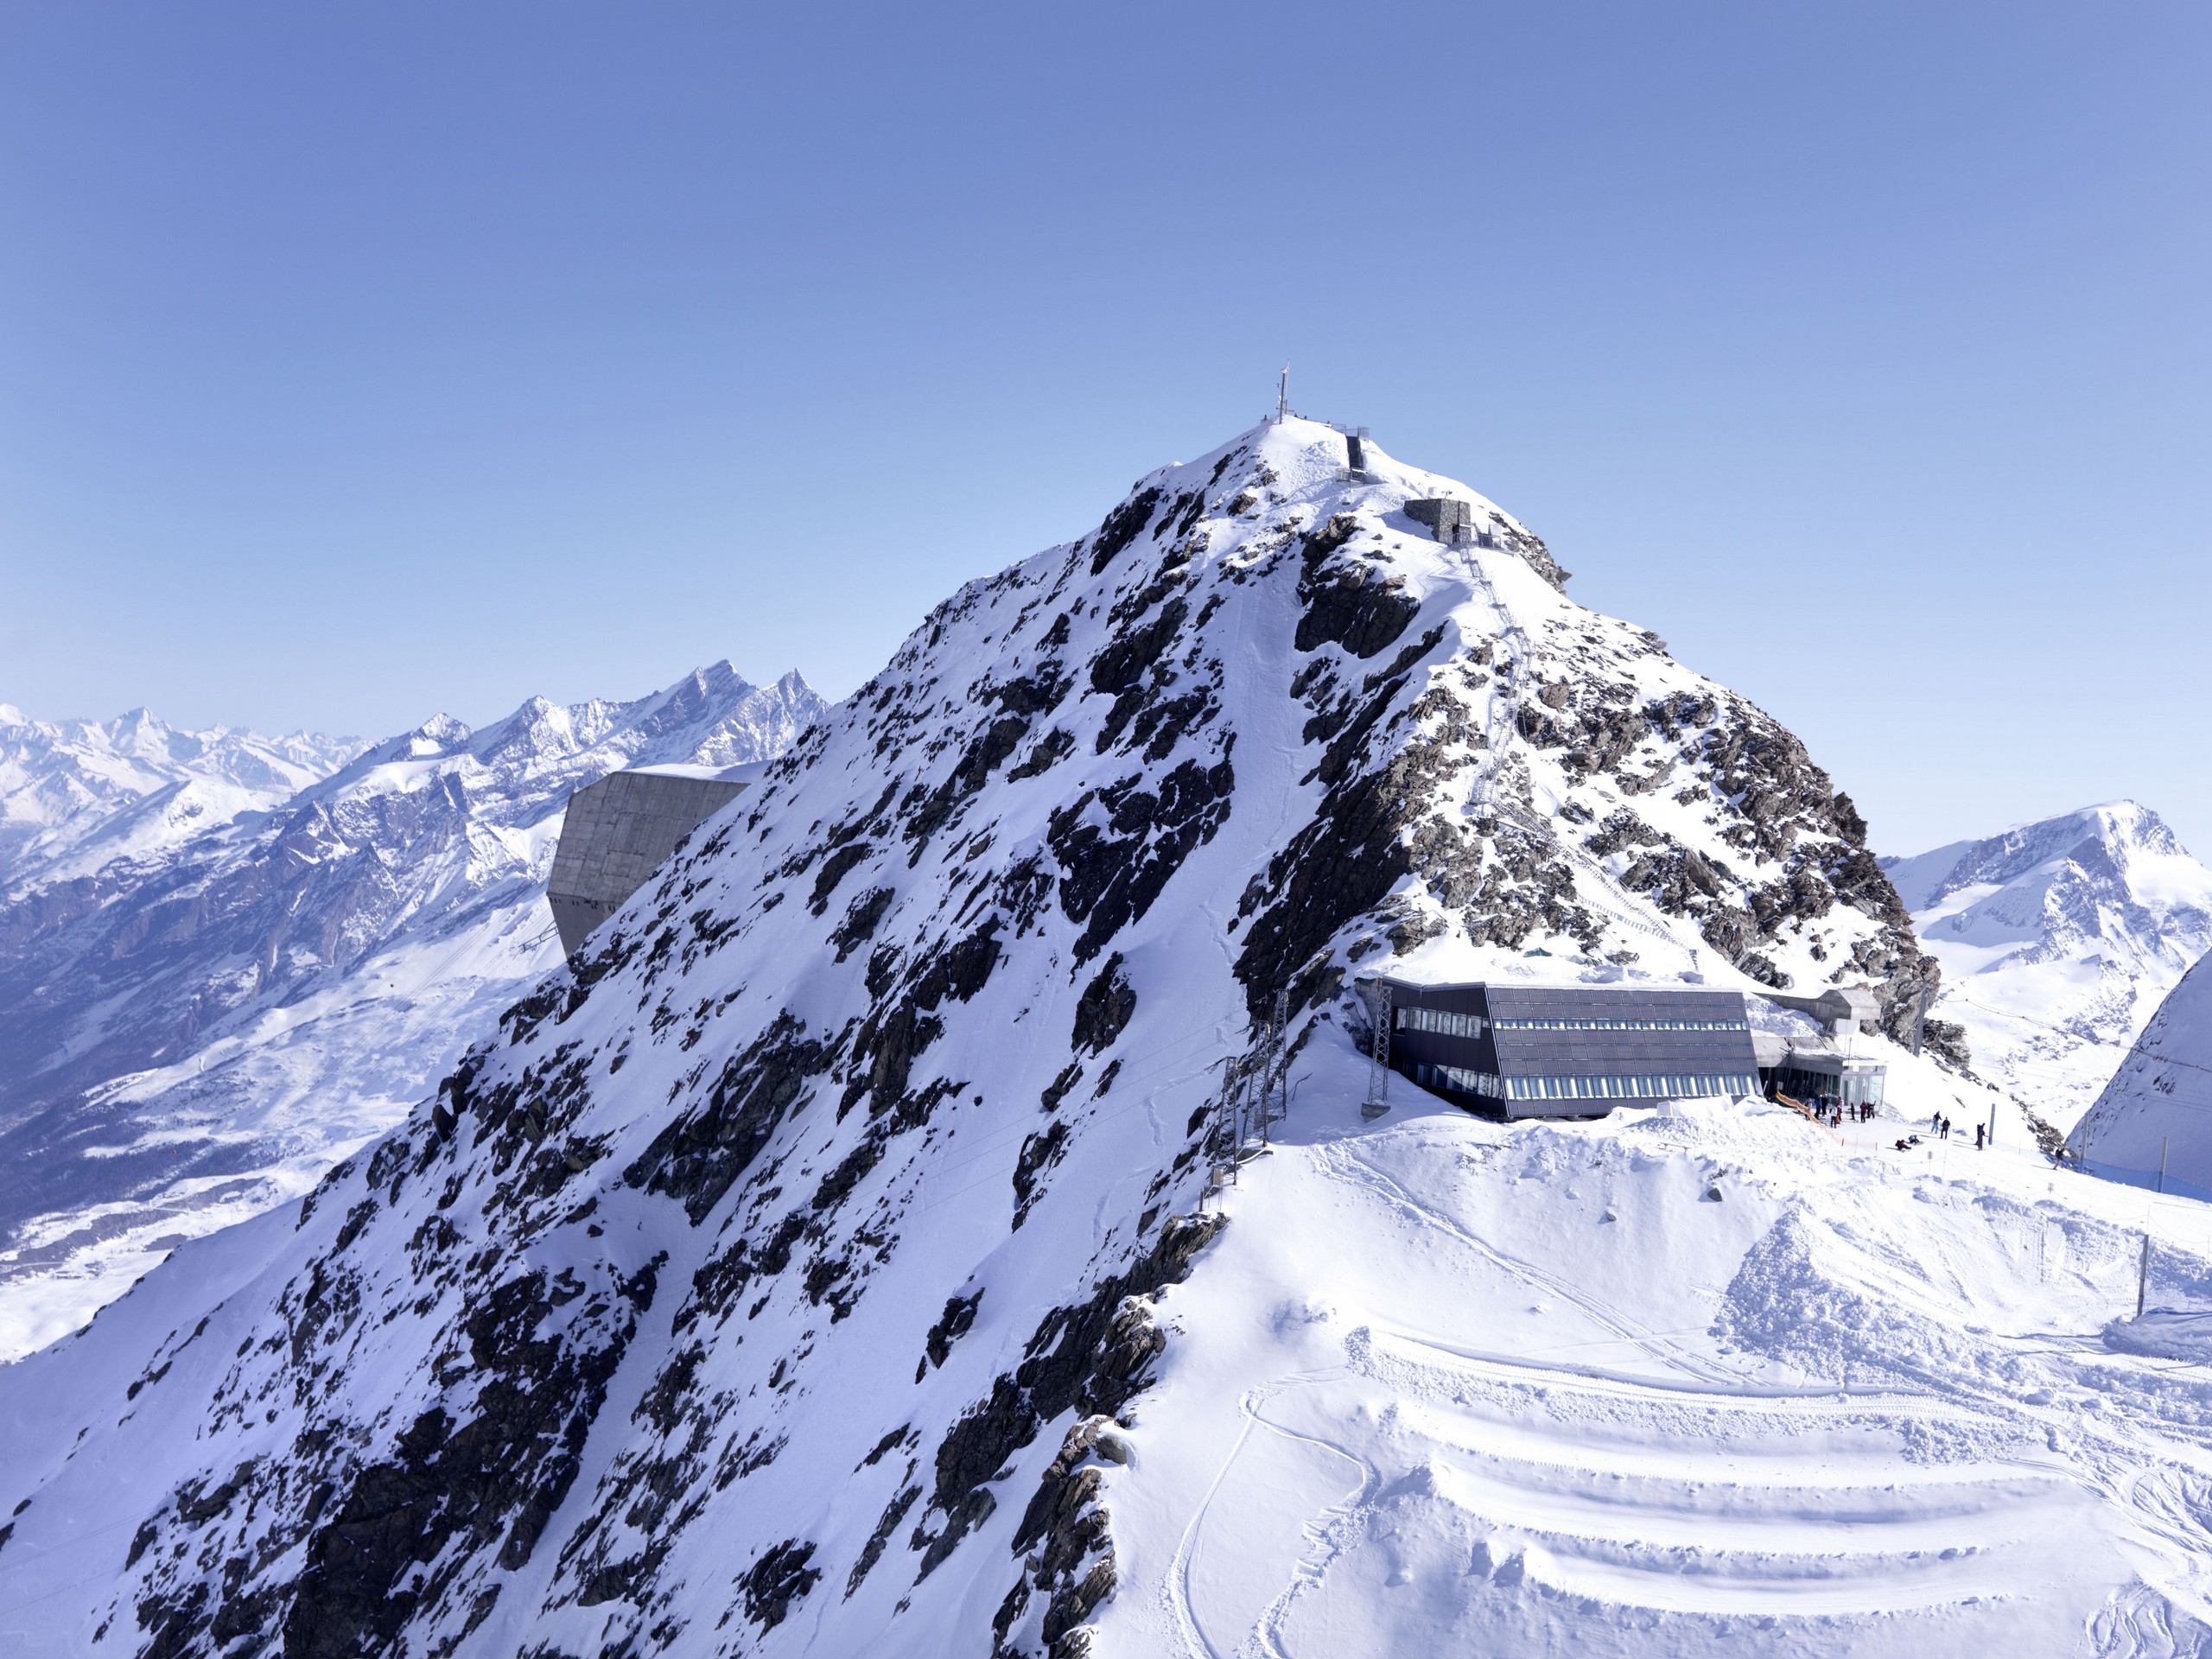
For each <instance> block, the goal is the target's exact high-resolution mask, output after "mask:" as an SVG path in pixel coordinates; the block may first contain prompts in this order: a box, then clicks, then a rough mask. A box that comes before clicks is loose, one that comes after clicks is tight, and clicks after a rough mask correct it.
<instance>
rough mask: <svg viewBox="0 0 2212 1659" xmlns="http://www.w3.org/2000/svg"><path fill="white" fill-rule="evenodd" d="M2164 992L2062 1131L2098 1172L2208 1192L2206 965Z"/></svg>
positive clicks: (2211, 1029)
mask: <svg viewBox="0 0 2212 1659" xmlns="http://www.w3.org/2000/svg"><path fill="white" fill-rule="evenodd" d="M2207 962H2212V957H2207V958H2204V959H2202V960H2200V961H2199V962H2198V963H2197V964H2196V966H2195V967H2194V968H2192V969H2190V970H2189V972H2188V973H2187V974H2185V975H2183V977H2182V981H2181V982H2180V983H2179V984H2177V985H2176V986H2175V987H2174V988H2173V989H2172V990H2171V991H2169V992H2168V993H2167V994H2166V1000H2165V1001H2163V1002H2161V1003H2160V1004H2159V1005H2158V1012H2157V1013H2155V1014H2152V1016H2151V1020H2150V1023H2149V1024H2148V1025H2147V1026H2145V1027H2144V1030H2143V1034H2142V1036H2141V1037H2140V1038H2139V1039H2138V1040H2137V1042H2136V1044H2135V1046H2133V1048H2132V1049H2131V1050H2130V1051H2129V1052H2128V1053H2127V1055H2126V1058H2124V1059H2122V1060H2121V1061H2120V1070H2119V1071H2116V1072H2115V1073H2114V1074H2113V1079H2112V1081H2111V1082H2110V1083H2108V1084H2106V1085H2105V1089H2104V1092H2103V1093H2102V1094H2101V1095H2099V1096H2097V1100H2096V1103H2095V1104H2094V1105H2093V1106H2092V1107H2090V1109H2089V1110H2088V1113H2087V1115H2086V1116H2083V1117H2082V1121H2081V1122H2079V1123H2078V1124H2076V1125H2075V1128H2074V1131H2073V1133H2072V1134H2071V1135H2069V1136H2068V1137H2067V1141H2068V1144H2069V1146H2071V1147H2073V1149H2074V1151H2075V1154H2076V1155H2077V1156H2079V1157H2080V1158H2082V1160H2084V1161H2086V1162H2087V1163H2088V1165H2089V1166H2091V1167H2092V1168H2094V1169H2095V1170H2097V1171H2099V1172H2100V1173H2105V1174H2109V1175H2114V1176H2117V1177H2119V1178H2120V1179H2132V1180H2134V1181H2137V1182H2139V1183H2145V1184H2156V1183H2157V1182H2158V1179H2159V1173H2160V1172H2161V1171H2162V1170H2163V1171H2164V1185H2165V1186H2166V1187H2167V1188H2168V1189H2169V1190H2174V1191H2187V1192H2194V1193H2195V1194H2196V1196H2197V1197H2199V1198H2205V1197H2212V968H2208V967H2207V966H2206V965H2205V964H2206V963H2207Z"/></svg>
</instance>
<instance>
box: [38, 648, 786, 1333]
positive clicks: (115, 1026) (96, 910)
mask: <svg viewBox="0 0 2212 1659" xmlns="http://www.w3.org/2000/svg"><path fill="white" fill-rule="evenodd" d="M826 706H827V705H826V704H824V703H823V701H822V700H821V698H820V697H819V696H817V695H816V694H815V693H814V692H813V690H811V689H810V687H808V686H807V685H806V683H805V682H804V679H802V678H800V677H798V675H797V674H796V673H793V674H791V675H789V676H786V677H785V679H784V680H782V681H781V682H779V683H776V684H774V685H772V686H766V687H760V686H753V685H751V684H748V683H747V682H746V681H745V680H744V679H743V678H742V677H741V676H739V675H738V674H737V673H736V671H734V670H733V669H732V668H731V667H730V665H729V664H727V663H721V664H715V665H714V666H713V667H711V668H707V669H702V670H699V671H696V672H695V673H693V674H690V675H688V676H686V677H684V678H683V679H682V680H680V681H678V682H677V683H676V684H674V685H672V686H671V687H669V688H667V689H666V690H662V691H659V692H656V693H654V694H652V695H651V696H645V697H642V698H638V699H634V700H632V701H628V702H608V701H605V700H594V701H593V702H586V703H579V704H575V705H573V706H568V707H563V706H560V705H556V704H553V703H550V702H546V701H545V700H544V699H543V698H533V699H532V700H531V701H530V702H526V703H524V705H523V706H522V707H521V708H520V709H518V710H516V712H515V713H514V714H513V715H511V716H509V717H508V718H507V719H506V720H505V721H500V722H499V723H498V724H497V725H494V726H492V727H489V728H485V729H483V730H481V731H473V730H471V729H470V728H468V727H467V726H466V725H464V724H463V723H461V721H456V720H454V719H452V718H451V717H450V716H447V715H439V716H436V717H435V718H434V719H432V720H430V721H427V722H425V723H424V724H423V726H421V727H419V728H416V730H414V731H412V732H410V733H406V734H402V735H401V736H398V737H396V738H393V739H391V740H390V741H386V742H384V743H380V744H377V745H375V746H373V747H364V746H361V745H359V744H348V745H346V746H343V747H344V748H345V751H346V752H345V753H344V754H343V755H342V756H340V755H339V754H338V753H336V751H335V750H332V751H330V758H331V759H332V760H333V761H334V762H335V761H336V760H340V759H343V760H345V761H346V764H345V765H343V766H335V765H334V766H327V767H324V768H323V769H322V771H321V772H319V773H315V774H313V775H309V774H308V772H306V771H305V770H304V768H303V767H296V768H295V772H296V773H297V774H298V775H296V776H295V775H294V772H281V771H280V770H278V769H277V768H276V767H275V766H273V764H272V765H271V766H269V767H268V768H267V779H268V780H269V789H270V791H274V790H275V789H277V788H278V787H280V786H281V787H283V796H282V798H274V799H271V798H266V797H264V796H255V797H251V803H250V805H249V806H247V807H244V808H239V809H238V811H237V812H236V813H235V814H234V815H232V816H231V817H228V818H227V819H226V821H225V822H223V823H219V824H217V825H213V826H212V827H209V828H207V829H203V830H201V831H200V833H199V834H197V835H194V836H188V837H184V838H178V837H176V836H152V835H149V834H146V833H142V830H143V820H144V819H145V818H146V816H147V814H146V811H145V810H144V803H143V801H142V802H141V803H140V804H139V805H138V806H137V807H130V808H126V809H124V810H113V811H110V812H108V813H107V816H106V817H105V819H104V820H103V821H102V825H101V827H100V828H99V829H98V830H97V831H96V832H93V833H77V834H75V835H74V836H73V839H70V838H68V837H67V836H63V837H61V839H64V840H67V854H66V855H63V854H61V853H58V852H54V851H53V850H52V849H53V847H54V845H55V844H56V843H55V842H48V841H41V842H36V843H35V844H34V846H33V848H32V849H31V850H32V852H34V853H35V854H37V855H39V856H40V858H41V859H42V861H40V862H33V861H31V860H29V858H28V857H27V859H26V860H25V861H24V863H25V864H27V865H29V868H31V869H32V874H29V875H28V876H26V877H24V878H23V879H22V880H18V881H17V882H16V883H15V884H14V885H13V886H12V887H10V888H9V889H8V891H7V893H6V901H7V906H8V922H7V925H5V926H0V1003H9V1004H12V1006H10V1007H5V1008H0V1057H4V1059H5V1062H6V1068H7V1075H6V1077H5V1078H4V1080H0V1148H4V1152H5V1158H6V1168H7V1173H6V1175H5V1176H4V1177H0V1359H4V1358H11V1357H15V1356H16V1355H18V1354H22V1353H27V1352H29V1351H31V1350H32V1349H35V1348H37V1347H39V1346H41V1345H42V1344H45V1343H48V1342H50V1341H52V1340H53V1339H54V1338H56V1337H58V1336H60V1334H62V1333H63V1332H67V1331H70V1330H73V1329H75V1328H76V1327H77V1326H79V1325H82V1324H83V1323H84V1322H85V1320H86V1319H90V1318H91V1317H92V1313H94V1311H95V1310H97V1309H98V1308H99V1307H100V1306H102V1305H103V1304H104V1303H105V1302H107V1301H109V1300H111V1299H112V1298H114V1297H115V1296H117V1295H119V1294H122V1292H123V1291H124V1290H125V1289H126V1288H128V1287H129V1286H130V1283H131V1282H132V1281H134V1280H135V1279H137V1277H138V1276H139V1274H143V1272H145V1271H146V1270H147V1269H148V1268H150V1267H152V1266H153V1265H154V1264H155V1263H156V1262H159V1261H160V1260H161V1259H162V1256H163V1255H165V1254H166V1253H167V1252H168V1250H169V1249H173V1248H175V1245H176V1244H177V1243H180V1242H181V1241H182V1240H184V1239H187V1238H191V1237H194V1236H199V1235H200V1234H203V1233H206V1232H209V1231H212V1230H214V1229H216V1228H219V1227H223V1226H227V1225H230V1224H232V1223H234V1222H237V1221H239V1220H242V1219H243V1218H245V1217H247V1216H251V1215H253V1214H256V1213H257V1212H258V1211H262V1210H264V1209H266V1208H268V1207H270V1205H277V1204H281V1203H283V1202H284V1201H286V1200H288V1199H292V1198H297V1197H298V1196H299V1195H300V1194H301V1193H302V1192H306V1191H307V1190H308V1188H310V1187H311V1186H313V1185H315V1182H316V1181H317V1180H319V1179H321V1177H322V1175H323V1173H324V1172H325V1171H327V1169H328V1168H329V1167H330V1166H331V1165H332V1164H333V1163H334V1162H336V1161H337V1160H339V1159H340V1158H342V1157H344V1156H345V1155H346V1154H348V1153H350V1152H352V1151H353V1150H354V1149H355V1148H357V1147H360V1146H362V1145H364V1144H365V1143H366V1142H367V1141H370V1140H372V1139H373V1138H374V1137H375V1136H377V1135H380V1134H382V1133H383V1132H384V1131H385V1130H386V1129H388V1128H391V1126H392V1125H393V1124H394V1123H396V1122H398V1121H399V1120H400V1119H401V1118H402V1117H403V1116H404V1115H405V1113H406V1111H407V1109H408V1108H409V1107H410V1106H412V1105H413V1104H415V1103H416V1102H417V1101H419V1100H421V1099H422V1098H423V1096H424V1095H426V1094H427V1093H428V1092H429V1090H430V1089H431V1088H432V1087H434V1086H435V1084H436V1082H437V1080H438V1078H439V1077H442V1075H444V1073H445V1072H446V1071H448V1069H449V1068H450V1067H451V1066H452V1065H453V1063H454V1060H455V1059H456V1058H459V1056H460V1055H461V1052H462V1051H463V1050H464V1049H465V1048H466V1047H467V1046H468V1044H469V1043H470V1042H472V1041H474V1040H475V1039H477V1038H478V1037H480V1036H481V1035H482V1034H484V1033H486V1031H489V1030H490V1029H491V1028H492V1021H493V1018H494V1016H495V1015H496V1014H498V1012H499V1009H501V1008H502V1007H505V1006H506V1005H507V1004H508V1003H509V1002H511V1001H513V1000H514V998H515V997H516V996H517V995H519V994H520V993H521V992H522V991H523V990H524V989H526V988H528V987H529V985H531V983H533V982H536V981H537V980H538V979H540V978H542V977H543V976H544V975H545V974H546V973H547V972H549V971H550V969H553V968H554V967H556V965H557V964H558V963H559V962H560V960H561V951H560V942H559V940H558V938H556V935H555V933H554V930H553V923H552V916H551V912H550V909H549V908H548V907H547V906H546V904H545V901H544V896H543V889H544V883H545V877H546V874H547V871H548V870H549V869H550V866H551V861H552V854H553V845H554V842H556V840H557V839H558V837H559V834H560V828H561V818H562V813H563V809H564V806H565V804H566V802H567V799H568V796H569V791H571V790H573V789H575V788H576V787H578V786H580V785H583V784H587V783H589V782H591V781H593V780H594V779H596V778H599V777H601V776H604V775H605V774H606V773H607V772H611V771H614V770H617V769H620V767H623V766H626V765H629V764H632V762H639V761H642V762H644V763H646V764H661V763H666V764H686V763H689V764H693V765H699V766H705V767H707V768H709V770H710V774H713V773H719V772H721V770H723V769H726V768H729V767H732V766H740V765H742V764H745V763H748V762H756V761H759V760H766V759H768V758H771V757H772V756H774V755H776V754H778V753H781V752H782V751H783V750H784V749H785V748H786V747H789V746H790V744H791V741H792V740H793V739H795V738H796V737H797V736H798V733H799V731H800V730H802V729H803V728H804V727H805V726H806V725H807V724H808V723H810V721H812V720H814V719H815V718H817V717H818V715H820V713H821V712H822V710H823V709H824V708H825V707H826ZM39 729H40V730H41V732H45V731H50V730H52V729H54V728H39ZM91 730H92V733H93V734H94V736H96V737H98V738H99V739H100V740H101V741H102V742H104V743H105V748H103V747H101V746H100V744H99V743H94V742H92V741H91V740H89V739H86V738H85V737H84V736H83V734H79V735H78V736H77V738H75V739H74V740H73V741H74V742H75V743H76V745H77V747H78V749H79V750H84V751H86V752H88V753H91V754H93V755H99V754H104V753H109V752H111V751H119V752H124V753H129V754H131V755H134V756H135V755H138V754H141V753H143V752H145V751H146V750H147V749H149V747H155V746H156V744H157V743H158V744H161V745H166V746H167V747H168V748H175V749H181V750H182V749H188V748H190V747H191V746H190V745H188V744H187V743H186V742H185V741H183V739H182V738H181V737H180V736H177V735H175V734H171V735H169V736H166V737H163V736H161V735H160V734H162V733H164V732H165V731H166V728H160V727H159V726H158V724H157V723H156V722H149V721H146V720H144V719H143V717H139V716H126V717H125V719H124V721H117V722H113V723H112V725H111V726H108V727H101V728H91ZM6 731H7V728H4V727H0V735H4V734H5V733H6ZM149 734H152V735H149ZM192 743H193V744H196V745H197V746H198V747H197V750H196V751H194V753H206V754H228V755H231V756H232V759H231V760H228V761H226V766H227V769H228V770H227V772H226V776H230V775H240V776H260V775H261V774H259V773H256V772H254V771H253V767H252V764H250V763H251V762H252V761H253V760H254V757H257V756H258V755H260V754H261V753H262V752H263V750H264V749H267V748H269V747H271V746H269V745H267V744H266V743H263V742H261V741H258V740H256V741H254V743H252V744H245V745H244V746H243V747H241V744H240V743H238V742H230V741H226V742H225V743H217V742H214V741H212V740H209V739H207V737H206V736H205V735H204V734H202V735H200V736H198V737H194V738H193V740H192ZM286 743H287V745H289V746H290V747H292V748H296V749H300V750H301V751H302V753H305V752H308V745H307V743H306V741H304V740H286ZM241 752H242V753H244V754H245V756H246V757H247V758H246V759H245V760H238V759H237V758H236V755H237V753H241ZM91 767H92V762H91V761H90V760H86V759H83V758H82V757H81V756H79V758H77V759H75V760H73V761H72V764H71V766H70V768H68V769H67V770H64V771H62V772H60V774H59V775H60V776H62V777H64V778H65V779H73V778H74V777H76V776H77V775H78V774H79V772H88V771H90V770H91ZM209 787H210V786H208V785H206V784H205V781H204V780H203V779H197V778H195V779H190V780H188V781H187V782H185V783H181V784H177V785H174V786H173V787H172V788H171V789H169V790H168V791H163V792H162V793H158V794H156V795H153V796H149V797H148V798H147V799H149V800H162V801H167V802H168V803H171V804H174V802H175V801H176V800H178V799H181V798H186V796H187V794H188V791H195V790H196V791H201V792H200V794H199V795H196V796H193V797H191V798H194V799H212V798H213V795H212V794H210V793H208V792H207V791H208V788H209ZM50 792H51V791H33V793H35V794H38V795H40V796H41V797H42V796H43V795H44V794H48V793H50ZM224 799H225V803H226V804H235V803H236V802H237V801H239V800H246V799H248V797H247V796H245V795H244V794H240V793H237V792H235V791H234V793H233V795H232V796H231V797H226V798H224ZM101 810H102V809H101V807H99V806H98V805H95V806H92V807H87V808H86V809H83V810H79V813H78V814H77V817H74V818H70V819H66V820H63V821H62V822H61V823H60V825H59V826H58V831H57V834H59V832H61V831H69V830H70V829H71V827H72V826H73V825H75V824H77V823H79V821H80V820H84V819H88V818H97V817H100V814H101ZM163 822H164V823H166V822H167V820H166V819H164V820H163ZM119 824H128V825H130V829H128V831H127V832H125V831H124V830H123V829H119V828H118V825H119ZM103 852H104V853H105V856H104V857H103V859H102V860H101V861H97V862H94V861H92V856H93V855H94V854H95V853H103Z"/></svg>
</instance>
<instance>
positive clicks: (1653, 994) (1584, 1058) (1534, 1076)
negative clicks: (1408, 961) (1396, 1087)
mask: <svg viewBox="0 0 2212 1659" xmlns="http://www.w3.org/2000/svg"><path fill="white" fill-rule="evenodd" d="M1368 999H1369V1007H1370V1010H1372V1011H1373V1012H1374V1013H1375V1014H1376V1018H1377V1025H1378V1027H1380V1029H1381V1032H1382V1039H1381V1040H1380V1041H1378V1043H1377V1046H1376V1062H1377V1069H1378V1071H1380V1070H1381V1069H1382V1068H1384V1067H1387V1068H1388V1069H1389V1071H1395V1072H1397V1073H1398V1074H1399V1075H1400V1076H1401V1077H1407V1078H1409V1079H1410V1080H1411V1081H1413V1082H1414V1083H1415V1084H1419V1085H1420V1086H1421V1088H1423V1089H1426V1090H1428V1091H1429V1092H1430V1093H1432V1094H1435V1095H1440V1096H1443V1097H1444V1098H1445V1099H1446V1100H1449V1101H1452V1102H1453V1103H1456V1104H1458V1105H1461V1106H1465V1107H1466V1108H1467V1109H1470V1110H1471V1111H1478V1112H1481V1113H1483V1114H1484V1115H1485V1116H1504V1117H1602V1116H1605V1114H1606V1113H1607V1112H1609V1111H1611V1110H1612V1109H1614V1108H1615V1107H1617V1106H1651V1105H1656V1104H1657V1103H1659V1102H1661V1101H1664V1100H1684V1099H1695V1098H1698V1097H1700V1096H1719V1097H1732V1096H1748V1095H1756V1094H1758V1092H1759V1071H1758V1058H1757V1056H1756V1055H1755V1054H1754V1053H1753V1052H1752V1048H1751V1021H1750V1020H1749V1019H1748V1018H1747V1017H1746V1016H1745V1011H1744V999H1743V997H1742V996H1741V995H1739V994H1738V993H1737V992H1734V991H1705V990H1654V989H1647V988H1643V987H1633V988H1630V987H1616V986H1606V985H1562V986H1552V985H1494V984H1487V983H1483V982H1475V983H1471V984H1459V985H1424V984H1417V983H1414V982H1411V981H1408V980H1400V979H1388V978H1385V979H1378V980H1375V981H1371V982H1369V987H1368Z"/></svg>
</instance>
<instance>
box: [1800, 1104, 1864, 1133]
mask: <svg viewBox="0 0 2212 1659" xmlns="http://www.w3.org/2000/svg"><path fill="white" fill-rule="evenodd" d="M1813 1111H1814V1114H1815V1116H1817V1117H1818V1118H1819V1119H1820V1121H1821V1122H1823V1123H1825V1124H1827V1126H1828V1128H1832V1129H1840V1128H1842V1127H1843V1124H1844V1120H1845V1119H1847V1118H1848V1119H1849V1120H1850V1121H1851V1122H1853V1123H1865V1122H1869V1121H1871V1120H1872V1117H1873V1116H1874V1108H1873V1104H1872V1102H1869V1101H1855V1102H1853V1103H1852V1104H1850V1105H1848V1106H1847V1105H1845V1104H1844V1103H1842V1102H1841V1101H1840V1100H1823V1101H1819V1102H1816V1103H1815V1105H1814V1107H1813Z"/></svg>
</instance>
